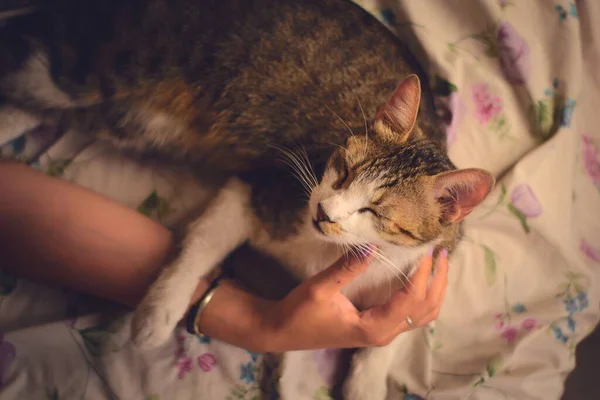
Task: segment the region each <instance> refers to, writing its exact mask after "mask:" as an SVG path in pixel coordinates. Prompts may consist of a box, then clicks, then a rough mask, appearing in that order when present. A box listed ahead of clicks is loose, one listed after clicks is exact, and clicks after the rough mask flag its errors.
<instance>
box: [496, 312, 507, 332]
mask: <svg viewBox="0 0 600 400" xmlns="http://www.w3.org/2000/svg"><path fill="white" fill-rule="evenodd" d="M505 326H506V322H505V321H504V314H496V321H494V330H496V331H498V332H502V330H503V329H504V327H505Z"/></svg>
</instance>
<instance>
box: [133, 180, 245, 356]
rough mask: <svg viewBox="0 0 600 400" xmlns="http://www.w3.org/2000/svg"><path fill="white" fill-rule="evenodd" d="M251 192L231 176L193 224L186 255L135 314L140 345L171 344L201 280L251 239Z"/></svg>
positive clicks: (164, 275)
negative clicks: (169, 339)
mask: <svg viewBox="0 0 600 400" xmlns="http://www.w3.org/2000/svg"><path fill="white" fill-rule="evenodd" d="M249 192H250V190H249V188H248V186H247V185H245V184H244V183H242V182H241V181H239V180H238V179H231V180H229V181H228V182H227V184H226V185H225V186H224V187H223V188H222V189H221V190H220V191H219V193H218V194H217V196H216V197H215V199H214V200H213V201H212V202H211V204H210V205H209V207H208V208H207V209H206V211H205V212H204V213H203V215H202V216H201V217H200V218H198V219H197V220H196V221H194V222H193V223H192V224H191V225H190V226H189V228H188V232H187V235H186V237H185V239H184V241H183V246H182V250H181V254H180V255H179V257H178V258H177V259H176V260H175V262H173V263H172V264H171V265H170V266H168V267H167V268H165V270H164V271H163V272H162V273H161V275H160V276H159V278H158V279H157V280H156V282H155V283H154V284H153V285H152V286H151V287H150V290H149V291H148V293H147V294H146V297H145V298H144V299H143V300H142V303H141V304H140V305H139V306H138V308H137V310H136V312H135V314H134V316H133V321H132V336H133V341H134V342H135V343H136V344H137V345H140V346H156V345H159V344H161V343H163V342H165V341H166V340H167V339H168V338H169V336H170V335H171V334H172V333H173V330H174V329H175V327H176V325H177V323H178V322H179V321H180V320H181V318H182V317H183V316H184V314H185V312H186V310H187V308H188V305H189V301H190V298H191V297H192V294H193V292H194V290H195V289H196V287H197V285H198V281H199V279H200V278H201V277H202V276H204V275H206V274H208V273H209V272H210V271H211V270H212V269H214V268H215V267H216V266H217V265H218V264H219V263H221V262H222V261H223V260H224V259H225V257H226V256H227V255H228V254H229V253H230V252H231V251H233V250H234V249H235V248H237V247H238V246H239V245H241V244H242V243H243V242H245V241H246V240H247V239H248V237H249V236H250V232H251V229H252V221H253V218H252V214H251V209H250V206H249V201H250V200H249V198H250V196H249V194H250V193H249Z"/></svg>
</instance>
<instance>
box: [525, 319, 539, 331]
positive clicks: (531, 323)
mask: <svg viewBox="0 0 600 400" xmlns="http://www.w3.org/2000/svg"><path fill="white" fill-rule="evenodd" d="M536 326H537V320H536V319H535V318H533V317H529V318H525V319H524V320H523V322H521V329H523V330H525V331H530V330H532V329H534V328H535V327H536Z"/></svg>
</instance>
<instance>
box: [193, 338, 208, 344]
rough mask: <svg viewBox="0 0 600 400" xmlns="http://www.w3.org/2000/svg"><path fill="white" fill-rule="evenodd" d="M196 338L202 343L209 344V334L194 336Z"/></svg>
mask: <svg viewBox="0 0 600 400" xmlns="http://www.w3.org/2000/svg"><path fill="white" fill-rule="evenodd" d="M196 337H197V338H198V341H199V342H200V343H202V344H209V343H210V337H209V336H196Z"/></svg>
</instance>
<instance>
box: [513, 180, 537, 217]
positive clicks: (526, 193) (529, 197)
mask: <svg viewBox="0 0 600 400" xmlns="http://www.w3.org/2000/svg"><path fill="white" fill-rule="evenodd" d="M510 202H511V203H512V205H513V206H514V207H515V208H516V209H517V210H519V211H520V212H521V213H522V214H523V216H525V217H526V218H535V217H538V216H540V214H541V213H542V205H541V204H540V202H539V200H538V199H537V197H536V196H535V193H533V190H532V189H531V187H530V186H529V185H527V184H526V183H522V184H520V185H519V186H517V187H515V188H514V189H513V191H512V194H511V196H510Z"/></svg>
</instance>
